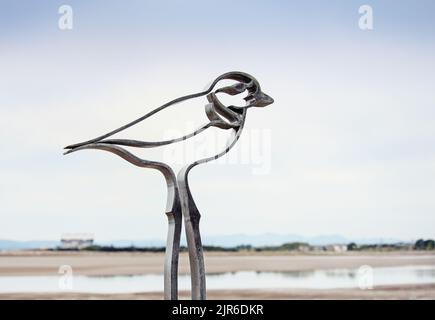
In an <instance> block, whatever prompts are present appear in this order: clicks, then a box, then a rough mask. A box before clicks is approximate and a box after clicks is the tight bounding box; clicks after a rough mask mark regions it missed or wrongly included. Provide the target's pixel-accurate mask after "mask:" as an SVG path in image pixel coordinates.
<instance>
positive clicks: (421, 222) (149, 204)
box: [0, 0, 435, 240]
mask: <svg viewBox="0 0 435 320" xmlns="http://www.w3.org/2000/svg"><path fill="white" fill-rule="evenodd" d="M62 4H68V1H45V2H44V4H42V3H41V2H36V1H30V0H28V1H4V0H2V1H1V2H0V134H1V137H2V139H1V140H0V148H1V157H0V218H1V223H0V239H16V240H30V239H54V240H56V239H59V237H60V235H61V234H63V233H67V232H91V233H94V234H95V237H96V239H97V240H115V239H133V240H134V239H148V238H155V239H165V236H166V217H165V215H164V209H165V202H166V190H165V184H164V180H163V178H162V177H161V175H160V174H159V173H157V172H154V171H152V170H144V169H139V168H136V167H133V166H132V165H131V164H129V163H127V162H125V161H123V160H122V159H120V158H118V157H116V156H115V155H112V154H109V153H104V152H101V151H94V150H92V151H82V152H78V153H75V154H71V155H69V156H63V155H62V148H63V147H64V146H66V145H68V144H71V143H74V142H80V141H83V140H85V139H90V138H93V137H95V136H98V135H99V134H102V133H105V132H107V131H109V130H111V129H114V128H116V127H118V126H121V125H123V124H125V123H127V122H129V121H131V120H133V119H135V118H137V117H139V116H141V115H143V114H145V113H146V112H148V111H150V110H152V109H153V108H155V107H157V106H159V105H161V104H163V103H165V102H167V101H169V100H171V99H173V98H176V97H179V96H182V95H185V94H189V93H194V92H198V91H201V90H202V89H204V88H205V87H206V86H207V85H208V84H209V83H210V82H211V81H212V80H213V79H214V78H216V77H217V76H218V75H220V74H222V73H225V72H228V71H231V70H241V71H245V72H248V73H250V74H252V75H253V76H255V77H256V78H257V79H258V80H259V81H260V83H261V85H262V88H263V90H264V91H265V92H266V93H267V94H269V95H270V96H272V97H273V98H274V99H275V103H274V104H273V105H271V106H268V107H266V108H264V109H255V110H249V113H248V117H247V122H246V132H244V133H243V135H242V139H241V140H240V141H239V143H238V145H237V146H236V147H235V149H234V150H232V151H231V152H232V153H234V155H233V156H234V157H235V158H236V161H226V162H225V160H224V162H225V163H224V162H221V163H220V164H206V165H202V166H200V167H197V168H195V169H193V171H192V174H191V178H190V185H191V188H192V192H193V195H194V198H195V201H196V202H197V205H198V207H199V209H200V211H201V213H202V222H201V223H202V233H203V234H205V235H220V234H233V233H246V234H259V233H283V234H299V235H303V236H314V235H324V234H341V235H343V236H346V237H349V238H365V237H376V238H400V239H404V240H412V239H416V238H420V237H432V238H434V237H435V229H434V226H435V196H434V195H435V90H434V84H435V72H434V71H435V41H434V40H435V19H434V18H433V15H434V12H435V3H434V2H433V1H429V0H428V1H401V2H400V3H399V2H397V1H365V2H361V1H344V0H343V1H331V2H328V4H326V1H320V0H319V1H274V2H273V3H272V2H270V1H237V2H233V1H231V2H230V1H229V0H228V1H209V2H204V1H173V2H164V1H152V2H151V1H122V2H120V1H77V0H75V1H70V3H69V4H70V5H71V7H72V9H73V29H72V30H60V29H59V28H58V19H59V17H60V15H59V14H58V8H59V6H60V5H62ZM362 4H368V5H371V6H372V8H373V14H374V24H373V30H365V31H363V30H360V29H359V27H358V19H359V17H360V14H359V13H358V8H359V6H360V5H362ZM205 103H206V101H205V100H197V101H195V102H194V103H192V105H189V106H187V107H186V108H185V109H182V107H181V106H180V108H178V109H176V110H173V111H172V112H170V111H169V110H168V111H165V112H164V113H163V114H162V115H161V116H159V117H157V118H156V119H152V120H150V122H147V123H144V124H142V125H141V126H139V127H138V128H135V129H134V130H132V131H130V132H128V133H126V134H127V135H128V137H133V138H136V139H143V140H157V139H162V138H167V137H168V136H169V135H171V134H175V133H177V132H178V131H180V132H184V131H183V130H185V129H186V128H191V127H192V126H195V125H197V124H201V123H202V121H201V119H204V118H205V113H204V105H205ZM164 126H166V127H167V129H163V127H164ZM221 134H222V133H221ZM121 136H122V137H125V135H121ZM212 138H213V137H212ZM204 139H206V138H204ZM205 141H211V140H203V141H202V145H201V142H199V147H204V143H205ZM208 144H213V143H210V142H208ZM197 146H198V145H197ZM165 152H167V151H164V150H162V149H159V150H142V151H141V152H140V153H139V154H140V155H141V156H143V157H144V158H146V159H150V160H159V159H162V157H163V158H165V159H167V158H168V154H167V153H165ZM175 153H176V152H175ZM241 154H244V155H245V158H246V157H247V158H246V159H245V160H244V161H242V160H240V158H239V160H237V155H241ZM159 157H160V158H159ZM241 158H243V156H241ZM227 160H228V159H227ZM234 162H235V163H234Z"/></svg>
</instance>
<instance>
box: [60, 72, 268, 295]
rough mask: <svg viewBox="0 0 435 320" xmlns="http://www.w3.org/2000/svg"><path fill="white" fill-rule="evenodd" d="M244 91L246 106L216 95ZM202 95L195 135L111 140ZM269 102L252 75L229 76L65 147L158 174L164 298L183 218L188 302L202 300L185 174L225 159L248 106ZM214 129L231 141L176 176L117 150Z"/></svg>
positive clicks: (173, 278) (195, 223)
mask: <svg viewBox="0 0 435 320" xmlns="http://www.w3.org/2000/svg"><path fill="white" fill-rule="evenodd" d="M223 80H233V81H235V84H233V85H228V86H224V87H220V88H217V89H215V87H217V85H218V83H219V82H221V81H223ZM245 92H246V96H245V97H244V98H243V99H244V100H245V101H246V105H244V106H234V105H230V106H225V105H224V104H223V103H222V102H221V101H220V100H219V99H218V96H217V94H218V93H223V94H228V95H232V96H234V95H238V94H243V93H245ZM201 96H206V97H207V100H208V104H206V105H205V112H206V115H207V118H208V119H209V121H208V122H207V123H205V124H204V125H203V126H201V127H199V128H198V129H197V130H195V131H194V132H192V133H190V134H187V135H185V136H182V137H179V138H175V139H171V140H164V141H154V142H150V141H140V140H130V139H109V137H111V136H113V135H114V134H116V133H118V132H121V131H123V130H125V129H127V128H129V127H131V126H133V125H135V124H137V123H139V122H141V121H143V120H145V119H147V118H149V117H151V116H152V115H154V114H156V113H158V112H159V111H162V110H163V109H166V108H168V107H170V106H173V105H175V104H177V103H180V102H182V101H186V100H189V99H193V98H197V97H201ZM272 103H273V99H272V98H271V97H269V96H268V95H267V94H265V93H264V92H262V91H261V87H260V84H259V82H258V81H257V80H256V79H255V78H254V77H253V76H251V75H249V74H247V73H244V72H238V71H234V72H228V73H225V74H223V75H221V76H219V77H217V78H216V79H215V80H214V81H213V83H212V84H211V85H210V87H209V88H208V89H207V90H205V91H203V92H199V93H194V94H190V95H186V96H183V97H180V98H177V99H174V100H172V101H170V102H167V103H165V104H163V105H162V106H160V107H158V108H156V109H154V110H152V111H151V112H149V113H147V114H145V115H144V116H142V117H140V118H138V119H136V120H134V121H132V122H130V123H128V124H126V125H124V126H122V127H120V128H118V129H115V130H113V131H111V132H109V133H106V134H104V135H102V136H99V137H97V138H95V139H92V140H88V141H85V142H81V143H77V144H73V145H69V146H67V147H65V149H67V151H66V152H65V153H64V154H70V153H72V152H76V151H79V150H85V149H98V150H105V151H108V152H111V153H114V154H116V155H118V156H119V157H121V158H123V159H125V160H127V161H128V162H130V163H132V164H134V165H136V166H138V167H143V168H151V169H155V170H158V171H160V172H161V173H162V174H163V176H164V178H165V180H166V185H167V190H168V195H167V204H166V215H167V217H168V234H167V241H166V252H165V264H164V297H165V299H177V298H178V286H177V279H178V257H179V250H180V235H181V227H182V220H183V219H182V217H184V223H185V231H186V239H187V246H188V251H189V261H190V271H191V282H192V299H194V300H198V299H205V298H206V287H205V269H204V258H203V249H202V243H201V235H200V230H199V221H200V217H201V215H200V213H199V210H198V208H197V206H196V204H195V201H194V199H193V197H192V192H191V190H190V188H189V180H188V175H189V172H190V170H191V169H192V168H193V167H195V166H197V165H199V164H202V163H206V162H209V161H212V160H215V159H218V158H219V157H222V156H223V155H225V154H226V153H227V152H229V150H230V149H231V148H232V147H233V146H234V145H235V143H236V142H237V140H238V139H239V137H240V135H241V133H242V130H243V126H244V124H245V120H246V114H247V110H248V109H249V108H252V107H265V106H267V105H270V104H272ZM211 127H217V128H220V129H223V130H233V132H234V135H233V138H232V140H230V142H229V144H228V145H227V147H226V148H225V150H223V151H221V152H220V153H218V154H216V155H214V156H212V157H208V158H204V159H200V160H197V161H195V162H193V163H191V164H188V165H186V166H184V167H183V168H182V169H181V170H180V171H179V172H178V175H177V176H176V175H175V173H174V171H173V170H172V169H171V167H169V166H168V165H167V164H165V163H162V162H156V161H148V160H144V159H141V158H139V157H137V156H135V155H133V154H132V153H131V152H129V151H127V150H126V149H124V148H122V147H121V146H127V147H137V148H152V147H158V146H164V145H169V144H172V143H176V142H180V141H184V140H186V139H188V138H191V137H193V136H195V135H197V134H199V133H201V132H203V131H205V130H206V129H208V128H211Z"/></svg>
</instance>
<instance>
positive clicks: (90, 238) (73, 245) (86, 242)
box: [60, 233, 94, 249]
mask: <svg viewBox="0 0 435 320" xmlns="http://www.w3.org/2000/svg"><path fill="white" fill-rule="evenodd" d="M60 242H61V244H62V245H61V248H62V249H83V248H86V247H89V246H92V245H93V243H94V235H92V234H90V233H67V234H64V235H62V237H61V239H60Z"/></svg>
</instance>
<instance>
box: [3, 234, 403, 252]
mask: <svg viewBox="0 0 435 320" xmlns="http://www.w3.org/2000/svg"><path fill="white" fill-rule="evenodd" d="M289 242H305V243H309V244H310V245H328V244H348V243H351V242H355V243H357V244H382V243H398V242H404V241H403V240H398V239H391V238H384V239H383V238H366V239H348V238H346V237H343V236H341V235H320V236H315V237H304V236H300V235H294V234H287V235H284V234H275V233H264V234H258V235H245V234H233V235H222V236H207V235H205V236H203V244H204V245H208V246H220V247H234V246H238V245H251V246H254V247H261V246H278V245H282V244H284V243H289ZM405 242H406V241H405ZM181 243H182V245H186V241H185V239H184V236H183V238H182V241H181ZM96 244H98V245H103V246H111V245H113V246H115V247H129V246H135V247H163V246H165V242H164V241H163V240H159V239H149V240H114V241H96ZM59 245H60V242H59V241H51V240H47V241H14V240H0V250H20V249H21V250H23V249H41V248H55V247H57V246H59Z"/></svg>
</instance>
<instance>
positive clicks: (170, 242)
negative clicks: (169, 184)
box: [164, 196, 183, 300]
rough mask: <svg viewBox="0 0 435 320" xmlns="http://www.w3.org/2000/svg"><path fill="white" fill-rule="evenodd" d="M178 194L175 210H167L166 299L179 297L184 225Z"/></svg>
mask: <svg viewBox="0 0 435 320" xmlns="http://www.w3.org/2000/svg"><path fill="white" fill-rule="evenodd" d="M178 199H179V197H178V196H177V204H176V205H175V206H174V210H173V211H171V212H166V215H167V217H168V236H167V240H166V250H165V266H164V282H165V284H164V298H165V300H177V299H178V256H179V254H180V236H181V225H182V220H183V219H182V213H181V205H180V201H179V200H178Z"/></svg>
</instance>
